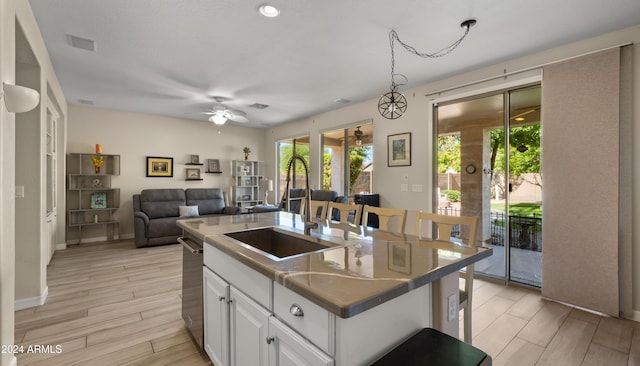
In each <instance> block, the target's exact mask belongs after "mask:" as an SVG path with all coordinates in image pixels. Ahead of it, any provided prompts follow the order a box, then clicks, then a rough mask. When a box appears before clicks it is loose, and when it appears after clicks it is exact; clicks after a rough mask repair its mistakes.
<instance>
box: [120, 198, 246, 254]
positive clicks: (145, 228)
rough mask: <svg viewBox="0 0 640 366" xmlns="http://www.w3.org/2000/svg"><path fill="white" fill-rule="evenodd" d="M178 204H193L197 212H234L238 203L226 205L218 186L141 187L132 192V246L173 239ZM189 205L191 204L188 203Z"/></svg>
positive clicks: (178, 232) (237, 212) (175, 238)
mask: <svg viewBox="0 0 640 366" xmlns="http://www.w3.org/2000/svg"><path fill="white" fill-rule="evenodd" d="M180 206H183V210H185V207H186V206H197V207H198V216H213V215H237V214H239V213H240V207H233V206H226V204H225V201H224V193H223V192H222V190H221V189H220V188H189V189H186V190H185V189H182V188H170V189H145V190H143V191H142V192H140V194H134V195H133V226H134V234H135V242H136V247H138V248H141V247H148V246H155V245H164V244H173V243H177V242H178V241H177V238H178V237H179V236H181V235H182V229H180V228H179V227H178V225H177V224H176V221H177V220H178V219H181V218H186V216H183V217H180V209H181V208H180ZM192 209H193V207H192Z"/></svg>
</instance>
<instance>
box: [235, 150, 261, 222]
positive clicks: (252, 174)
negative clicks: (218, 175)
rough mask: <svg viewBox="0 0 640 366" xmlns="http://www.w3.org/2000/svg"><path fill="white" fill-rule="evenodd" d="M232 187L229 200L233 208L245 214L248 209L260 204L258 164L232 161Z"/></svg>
mask: <svg viewBox="0 0 640 366" xmlns="http://www.w3.org/2000/svg"><path fill="white" fill-rule="evenodd" d="M231 169H232V172H233V173H232V174H233V186H232V187H231V197H232V198H231V200H232V201H233V204H234V205H235V206H238V207H240V208H241V209H242V211H243V212H246V211H247V210H248V208H249V207H253V206H256V205H260V204H262V196H261V195H260V183H261V181H262V175H260V162H258V161H253V160H233V161H232V162H231Z"/></svg>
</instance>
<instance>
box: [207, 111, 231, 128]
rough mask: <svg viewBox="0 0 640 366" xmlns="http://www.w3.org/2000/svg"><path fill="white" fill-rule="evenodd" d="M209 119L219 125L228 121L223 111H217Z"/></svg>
mask: <svg viewBox="0 0 640 366" xmlns="http://www.w3.org/2000/svg"><path fill="white" fill-rule="evenodd" d="M209 121H210V122H213V123H215V124H217V125H223V124H224V123H225V122H227V118H226V117H225V116H224V115H223V114H221V113H216V114H214V115H212V116H211V117H209Z"/></svg>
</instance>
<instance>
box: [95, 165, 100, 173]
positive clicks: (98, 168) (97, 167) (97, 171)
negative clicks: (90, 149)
mask: <svg viewBox="0 0 640 366" xmlns="http://www.w3.org/2000/svg"><path fill="white" fill-rule="evenodd" d="M95 168H96V174H100V167H99V166H95Z"/></svg>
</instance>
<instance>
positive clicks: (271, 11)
mask: <svg viewBox="0 0 640 366" xmlns="http://www.w3.org/2000/svg"><path fill="white" fill-rule="evenodd" d="M258 11H259V12H260V14H262V15H264V16H265V17H267V18H275V17H277V16H278V15H280V10H278V8H276V7H275V6H273V5H271V4H262V5H260V6H259V7H258Z"/></svg>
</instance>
